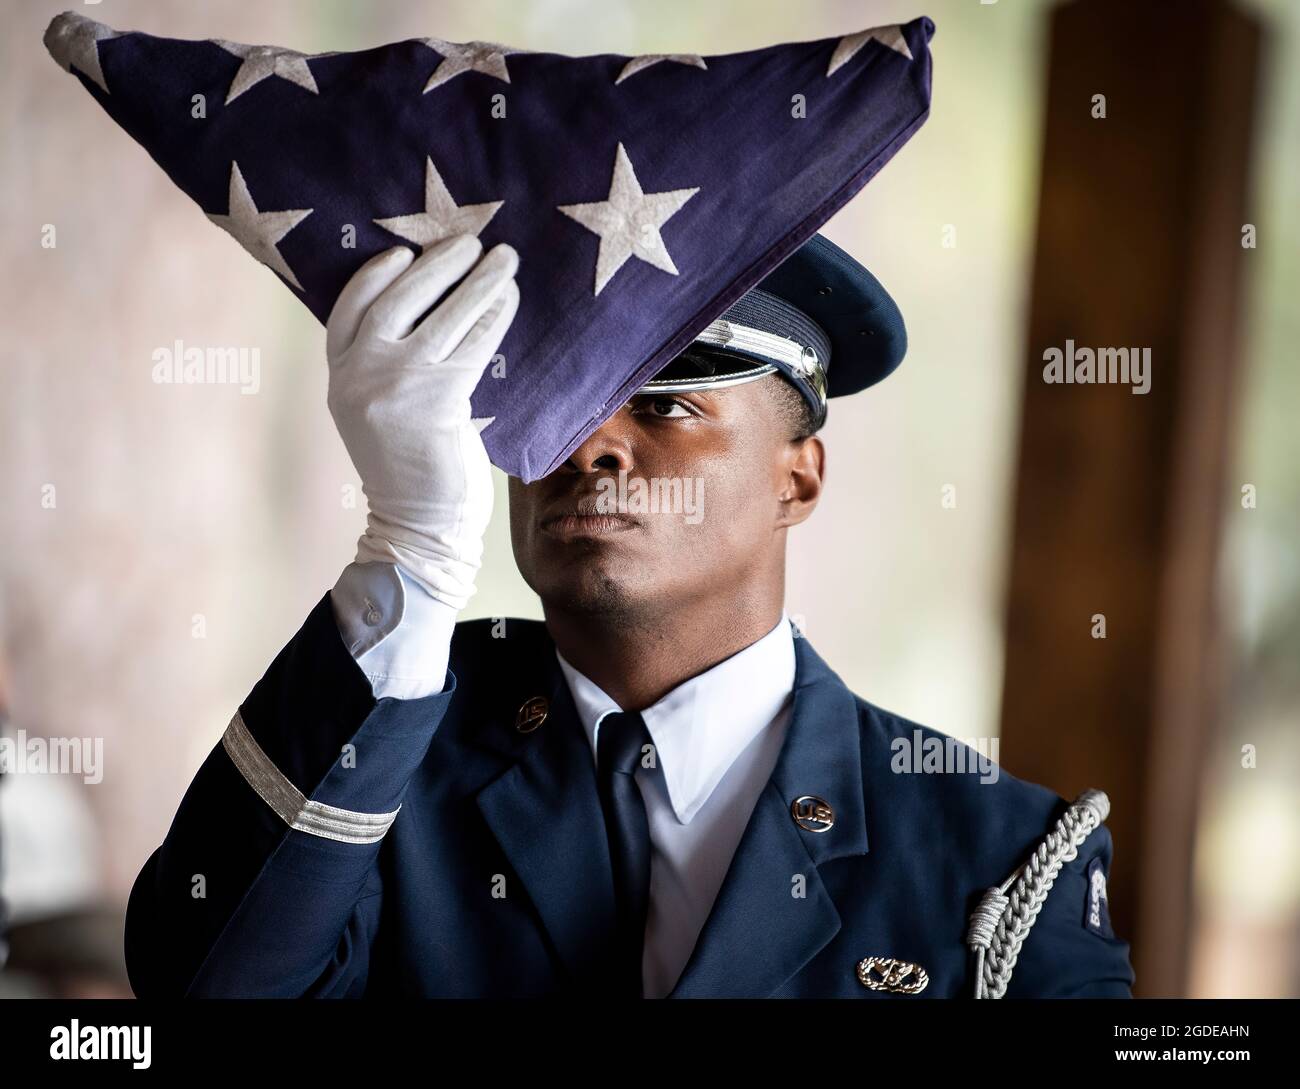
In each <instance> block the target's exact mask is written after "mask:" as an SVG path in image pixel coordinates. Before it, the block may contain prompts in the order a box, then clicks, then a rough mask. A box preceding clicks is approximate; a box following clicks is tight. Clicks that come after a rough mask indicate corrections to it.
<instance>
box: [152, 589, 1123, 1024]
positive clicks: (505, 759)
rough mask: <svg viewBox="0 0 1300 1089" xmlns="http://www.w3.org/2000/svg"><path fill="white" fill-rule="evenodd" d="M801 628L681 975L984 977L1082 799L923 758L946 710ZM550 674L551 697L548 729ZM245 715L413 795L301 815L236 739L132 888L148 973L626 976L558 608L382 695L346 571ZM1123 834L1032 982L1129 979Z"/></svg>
mask: <svg viewBox="0 0 1300 1089" xmlns="http://www.w3.org/2000/svg"><path fill="white" fill-rule="evenodd" d="M795 646H796V661H797V672H796V680H795V692H794V709H793V717H792V719H791V722H790V727H789V731H788V734H787V737H786V740H785V743H784V748H783V749H782V751H781V754H780V757H779V760H778V762H777V764H776V767H775V769H774V771H773V773H772V776H771V779H770V781H769V783H768V784H767V787H766V788H765V789H764V791H763V793H762V795H761V796H760V797H759V800H758V802H757V804H756V805H755V807H754V811H753V814H752V816H751V817H750V819H749V823H748V826H747V827H746V829H745V832H744V835H743V838H742V839H741V842H740V844H739V847H738V848H737V850H736V854H735V857H734V859H733V861H732V863H731V867H730V870H729V871H728V873H727V876H726V879H725V881H724V883H723V886H722V888H721V891H720V892H719V895H718V899H717V901H716V903H715V904H714V907H713V911H712V913H711V915H710V916H709V918H708V921H707V923H706V924H705V926H704V929H703V932H702V933H701V935H700V938H699V940H698V942H697V944H696V947H695V949H694V952H693V954H692V955H691V958H690V961H689V963H688V964H687V966H686V969H685V971H684V972H683V974H682V976H681V979H680V980H679V982H678V983H677V986H676V988H675V990H674V991H673V994H672V997H700V996H734V997H781V998H807V997H840V998H851V999H859V1000H865V999H875V998H889V997H899V996H896V995H891V994H889V993H887V992H882V991H876V990H870V989H868V988H867V987H865V986H863V984H862V983H860V982H859V980H858V978H857V974H856V966H857V964H858V962H859V961H860V960H862V959H863V958H864V957H868V956H878V957H892V958H896V959H900V960H906V961H910V962H913V963H915V964H918V965H920V966H921V967H923V968H924V969H925V971H926V972H927V973H928V976H929V983H928V985H927V987H926V988H925V990H924V991H923V992H922V993H921V994H920V995H919V996H915V997H913V996H906V997H903V998H902V1000H904V1001H917V1000H919V999H921V998H939V997H963V998H964V997H969V996H970V995H971V994H972V990H973V980H974V976H973V958H972V955H971V954H970V952H969V950H968V949H967V948H966V945H965V936H966V931H967V924H968V917H969V915H970V913H971V911H972V910H973V909H974V907H975V904H976V902H977V900H978V899H979V896H980V894H981V893H983V892H984V891H985V890H986V889H988V888H989V887H991V886H996V885H998V884H1000V883H1001V882H1002V881H1004V880H1005V879H1006V878H1007V877H1008V876H1010V875H1011V874H1012V873H1013V872H1014V871H1015V870H1016V869H1017V868H1018V867H1019V866H1021V865H1023V863H1024V862H1025V860H1026V857H1027V856H1028V854H1029V852H1030V851H1032V850H1033V848H1034V846H1035V845H1036V844H1037V843H1038V842H1039V841H1040V840H1041V839H1042V837H1043V836H1044V835H1045V834H1046V833H1047V832H1048V831H1049V830H1051V828H1052V826H1053V825H1054V823H1055V821H1056V820H1057V818H1058V817H1059V816H1060V815H1061V813H1062V812H1064V810H1065V808H1066V802H1065V800H1064V799H1063V798H1061V797H1060V796H1058V795H1057V794H1055V793H1054V792H1052V791H1050V790H1047V789H1045V788H1043V787H1040V786H1035V785H1033V784H1031V783H1026V782H1023V781H1021V780H1018V779H1015V778H1013V777H1012V776H1010V775H1008V774H1006V773H1005V772H1002V773H1001V774H1000V775H999V777H998V779H997V781H996V782H992V783H989V782H981V781H980V779H981V777H980V776H979V775H977V774H971V773H968V774H898V773H896V772H895V771H893V770H891V762H892V758H893V755H894V753H893V751H892V750H891V743H892V742H893V741H894V740H895V739H897V738H909V739H910V738H913V737H914V736H915V735H914V731H916V730H921V731H922V733H923V735H924V736H925V737H935V736H941V735H937V734H935V733H934V732H932V731H930V730H927V729H925V728H923V727H918V726H916V725H915V724H913V723H911V722H908V721H906V720H904V719H901V718H898V717H897V716H895V715H892V714H889V713H888V712H886V711H882V710H881V709H879V708H877V707H874V706H873V705H871V704H869V703H867V702H865V701H864V700H862V699H859V698H858V697H856V696H855V695H854V694H853V693H852V692H850V691H849V689H848V688H847V687H846V686H845V685H844V683H843V681H841V680H840V678H839V677H838V676H837V675H836V674H835V673H834V672H833V671H832V670H831V669H830V668H829V667H828V666H827V665H826V663H825V662H823V661H822V659H821V658H820V657H819V656H818V655H817V654H816V652H815V651H814V650H813V648H812V646H811V645H810V644H809V642H808V640H807V639H806V638H799V639H796V640H795ZM535 696H543V697H545V698H546V699H547V700H548V701H549V710H548V713H547V716H546V718H545V720H544V721H543V722H542V724H541V725H540V726H539V727H538V728H536V729H535V730H532V731H531V732H527V733H525V732H521V731H520V730H519V729H518V728H517V726H516V722H517V715H518V712H519V709H520V707H521V705H522V704H524V703H525V702H526V701H527V700H529V699H530V698H531V697H535ZM239 718H240V719H241V720H242V722H243V724H244V726H245V727H246V728H247V731H248V733H250V734H251V735H252V738H253V739H254V740H255V741H256V743H257V746H259V747H260V749H261V750H262V752H263V753H265V755H266V757H267V758H269V760H270V761H271V762H272V763H273V764H274V765H275V767H276V768H278V769H279V771H280V772H282V773H283V775H284V777H286V778H287V779H288V780H289V782H290V783H292V784H293V787H296V788H297V792H301V797H302V798H303V799H304V800H305V799H310V800H312V801H315V802H321V803H325V804H326V805H328V806H333V807H337V808H339V809H341V810H346V811H351V812H361V813H388V812H392V811H394V810H397V811H398V812H397V816H396V818H395V819H394V820H393V822H392V825H391V827H390V828H389V829H388V831H387V833H386V834H385V835H384V836H383V838H382V839H380V840H378V841H377V842H374V843H356V842H342V841H339V840H335V839H331V838H325V837H323V836H321V835H316V834H310V833H308V832H305V831H299V830H298V829H297V828H294V827H291V824H290V823H289V822H288V821H287V819H286V818H284V817H282V816H281V815H279V814H278V813H277V811H276V810H275V809H273V808H272V806H271V805H269V804H267V802H266V801H264V800H263V798H262V797H261V796H259V793H258V792H257V791H255V790H254V788H253V787H252V786H250V783H249V781H248V780H246V778H245V777H244V776H243V775H241V772H240V771H239V769H238V768H237V767H236V765H235V764H234V763H233V762H232V758H231V756H230V755H229V754H228V752H227V751H226V749H225V748H224V746H223V745H222V744H218V745H217V746H216V747H215V748H214V749H213V751H212V753H211V754H210V755H209V756H208V757H207V759H206V760H205V762H204V763H203V765H202V767H201V768H200V769H199V772H198V774H197V775H196V776H195V779H194V781H193V783H191V785H190V787H189V789H188V790H187V791H186V793H185V796H184V799H183V800H182V802H181V805H180V809H179V811H178V812H177V814H176V817H175V819H174V820H173V822H172V825H171V828H170V830H169V831H168V833H167V837H166V839H165V840H164V842H163V844H162V845H161V846H160V847H159V848H158V849H157V850H156V851H155V852H154V853H153V854H152V855H151V856H150V857H149V860H148V862H147V863H146V864H145V866H144V868H143V870H142V871H141V873H140V875H139V877H138V878H137V880H136V882H135V886H134V888H133V889H132V893H131V898H130V902H129V906H128V911H127V918H126V957H127V966H128V969H129V972H130V978H131V982H132V985H133V987H134V988H135V990H136V993H137V994H138V995H139V996H141V997H144V998H148V997H162V996H182V995H184V996H196V997H197V996H313V997H360V996H376V995H384V996H390V995H393V996H395V995H409V996H456V997H512V996H522V997H534V996H535V997H549V996H560V995H566V994H582V995H584V996H586V997H591V996H592V995H593V994H599V993H600V991H601V988H602V986H603V982H602V972H603V970H604V968H605V965H606V964H607V963H608V958H607V957H605V955H604V951H605V950H606V949H607V947H608V945H607V943H608V940H609V935H610V933H611V926H612V918H613V888H612V879H611V876H610V863H609V851H608V845H607V841H606V838H605V826H604V822H603V820H602V816H601V810H600V804H599V800H598V797H597V792H596V781H595V771H594V762H593V759H592V754H591V749H590V747H589V744H588V742H587V739H586V737H585V735H584V732H583V730H582V727H581V725H580V723H579V720H578V716H577V712H576V710H575V708H574V706H573V701H572V697H571V696H570V693H569V690H568V686H567V684H566V683H565V680H564V676H563V674H562V673H561V671H560V668H559V664H558V662H557V660H556V657H555V653H554V648H553V644H552V642H551V640H550V637H549V636H548V634H547V632H546V629H545V627H544V626H543V625H542V624H540V623H538V622H535V621H522V620H512V621H509V622H508V624H507V626H506V637H505V638H494V637H493V631H492V627H491V622H489V621H469V622H465V623H461V624H460V625H458V627H457V630H456V636H455V638H454V640H453V643H452V649H451V661H450V668H449V671H448V676H447V683H446V686H445V688H444V690H443V691H442V692H440V693H438V694H436V695H432V696H429V697H427V698H424V699H417V700H393V699H380V700H377V701H376V700H375V699H374V697H373V696H372V694H371V690H370V684H369V681H368V680H367V679H366V677H365V676H364V674H363V673H362V672H361V669H360V667H359V666H358V665H357V663H356V662H355V661H354V660H353V658H352V657H351V655H350V654H349V653H348V651H347V649H346V647H345V646H344V644H343V640H342V638H341V637H340V635H339V632H338V628H337V625H336V623H335V619H334V615H333V611H332V607H331V603H330V599H329V595H328V594H327V595H326V596H325V598H323V599H322V600H321V602H320V603H319V604H318V605H317V606H316V608H315V609H314V610H313V611H312V613H311V615H310V616H309V617H308V619H307V621H306V623H305V624H304V625H303V627H302V629H301V630H300V631H299V632H298V633H297V635H295V636H294V638H293V639H292V640H291V641H290V643H289V644H288V646H286V647H285V648H284V650H283V651H282V652H281V653H280V654H279V656H278V657H277V658H276V659H275V661H274V662H273V663H272V665H271V667H270V668H269V669H268V670H267V672H266V675H265V676H264V677H263V678H262V679H261V680H260V681H259V682H258V683H257V685H256V686H255V687H254V689H253V691H252V693H251V694H250V695H249V696H248V699H247V700H246V701H245V702H244V703H243V704H242V706H241V707H240V715H239ZM972 751H973V750H972ZM286 786H287V784H286ZM804 795H814V796H816V797H819V798H822V799H825V801H826V802H828V803H829V805H830V806H831V808H832V810H833V812H834V823H833V826H832V827H831V828H830V829H829V830H828V831H825V832H812V831H806V830H804V829H803V828H801V827H800V826H799V825H798V824H797V823H796V822H795V820H794V819H793V818H792V813H791V803H792V802H793V801H794V799H796V798H799V797H801V796H804ZM290 796H291V797H292V796H294V792H292V791H290ZM282 801H283V799H282ZM399 807H400V808H399ZM1095 859H1099V860H1100V866H1101V867H1102V868H1103V870H1104V871H1108V870H1109V867H1110V860H1111V839H1110V834H1109V833H1108V832H1107V831H1106V829H1105V827H1104V826H1103V827H1101V828H1098V829H1096V830H1095V831H1094V832H1093V833H1092V834H1091V835H1090V836H1089V838H1088V839H1087V840H1085V841H1084V843H1083V846H1082V847H1081V848H1080V850H1079V853H1078V857H1077V858H1076V859H1074V860H1073V861H1072V862H1070V863H1068V864H1067V865H1066V866H1065V867H1064V869H1063V870H1062V871H1061V873H1060V875H1059V876H1058V878H1057V880H1056V884H1055V887H1054V888H1053V889H1052V891H1051V893H1050V895H1049V896H1048V898H1047V902H1046V904H1045V906H1044V907H1043V909H1042V911H1041V914H1040V915H1039V917H1038V919H1037V921H1036V923H1035V925H1034V927H1033V929H1032V931H1031V932H1030V934H1029V936H1028V939H1027V940H1026V942H1025V945H1024V947H1023V949H1022V950H1021V953H1020V956H1019V960H1018V962H1017V964H1016V967H1015V971H1014V974H1013V977H1012V980H1011V985H1010V987H1009V989H1008V992H1007V996H1008V997H1018V996H1128V995H1129V993H1130V991H1129V989H1130V986H1131V984H1132V982H1133V973H1132V970H1131V968H1130V966H1129V959H1128V945H1127V944H1125V943H1124V942H1122V941H1120V940H1118V939H1116V938H1115V937H1114V936H1113V935H1112V934H1111V933H1110V931H1109V927H1108V926H1107V927H1103V928H1100V929H1099V928H1098V927H1096V926H1091V927H1090V926H1088V925H1087V919H1086V916H1087V911H1088V898H1089V881H1088V871H1089V866H1090V864H1092V863H1093V860H1095ZM1095 869H1096V867H1094V871H1095ZM797 875H803V880H802V881H800V880H798V879H797ZM800 887H801V891H802V893H803V894H802V895H797V894H796V889H798V888H800ZM1094 906H1095V905H1094ZM1094 921H1095V920H1094Z"/></svg>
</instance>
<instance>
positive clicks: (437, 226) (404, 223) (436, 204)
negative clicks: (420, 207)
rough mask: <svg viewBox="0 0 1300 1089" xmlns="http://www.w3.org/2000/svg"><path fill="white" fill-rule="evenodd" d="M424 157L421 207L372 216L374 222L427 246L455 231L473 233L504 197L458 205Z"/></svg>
mask: <svg viewBox="0 0 1300 1089" xmlns="http://www.w3.org/2000/svg"><path fill="white" fill-rule="evenodd" d="M427 161H428V164H429V165H428V167H427V169H426V170H425V173H424V211H423V212H414V213H412V214H411V215H407V216H394V217H393V218H391V219H376V220H375V222H376V223H378V224H379V226H381V227H383V228H384V230H386V231H391V232H392V233H393V234H395V235H397V237H398V238H405V239H406V240H407V241H408V242H414V243H415V244H416V245H417V246H431V245H433V243H435V242H438V241H440V240H441V239H443V238H450V237H451V236H452V235H457V234H473V235H477V234H478V233H479V232H480V231H481V230H483V228H484V227H486V226H487V225H488V220H490V219H491V218H492V217H493V216H494V215H496V214H497V209H498V208H500V207H501V205H503V204H504V203H505V201H503V200H493V201H488V202H487V203H485V204H459V205H458V204H457V203H456V202H455V201H454V200H452V197H451V193H449V192H448V191H447V186H446V184H445V183H444V182H443V180H442V175H441V174H439V173H438V168H437V167H436V166H434V165H433V159H432V158H430V159H428V160H427Z"/></svg>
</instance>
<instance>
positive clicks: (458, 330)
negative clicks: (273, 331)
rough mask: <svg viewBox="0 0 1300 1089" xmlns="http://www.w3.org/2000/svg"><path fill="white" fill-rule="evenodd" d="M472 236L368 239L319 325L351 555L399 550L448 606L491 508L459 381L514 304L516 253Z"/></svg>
mask: <svg viewBox="0 0 1300 1089" xmlns="http://www.w3.org/2000/svg"><path fill="white" fill-rule="evenodd" d="M482 250H483V246H482V244H481V243H480V242H479V241H478V239H477V238H474V237H473V236H471V235H461V236H458V237H456V238H450V239H446V240H444V241H442V242H440V243H439V244H437V245H436V246H433V247H431V248H430V249H429V250H428V251H426V252H425V253H424V254H423V255H422V256H420V257H419V258H414V255H413V254H412V253H411V251H410V250H409V249H407V248H406V247H405V246H398V247H396V248H394V249H391V250H388V251H387V252H385V253H381V254H379V255H378V256H377V257H375V258H373V259H372V260H371V261H369V262H367V263H366V264H365V265H363V266H362V267H361V268H360V269H359V270H357V272H356V274H355V275H354V276H353V277H352V279H351V280H350V281H348V285H347V287H345V288H344V289H343V293H342V294H341V295H340V296H339V298H338V301H337V302H336V303H335V304H334V309H333V310H332V311H331V312H330V317H329V322H328V324H327V326H326V354H327V355H328V357H329V394H328V398H327V401H328V404H329V410H330V414H331V415H332V416H333V417H334V423H335V425H336V426H337V427H338V431H339V435H340V437H341V438H342V439H343V445H344V446H345V447H347V451H348V455H349V456H350V457H351V458H352V464H353V465H354V466H355V467H356V470H357V473H358V474H359V475H360V476H361V487H362V491H363V492H364V493H365V495H366V499H367V500H368V502H369V513H368V515H367V518H366V531H365V533H364V534H363V535H362V537H361V539H360V540H359V541H358V542H357V561H358V562H360V563H370V562H375V561H379V562H386V563H396V564H400V565H401V567H402V568H403V569H404V570H405V571H406V572H407V573H408V574H410V575H411V576H412V577H413V578H415V579H416V580H417V581H418V582H420V583H421V584H422V585H423V586H424V587H425V588H426V589H427V590H428V591H429V592H430V593H431V594H432V595H433V596H434V597H436V598H438V599H439V600H440V601H443V602H445V603H446V604H448V605H450V606H451V607H452V608H454V609H457V610H459V609H462V608H464V606H465V603H466V602H467V601H468V600H469V598H470V596H471V595H472V594H473V593H474V579H475V577H476V575H477V573H478V569H479V566H480V565H481V563H482V560H483V533H484V531H485V530H486V529H487V525H488V521H489V520H490V519H491V517H492V474H491V468H490V463H489V461H488V456H487V451H486V450H484V449H483V440H482V438H481V437H480V436H479V432H478V428H477V427H476V426H475V425H474V424H473V423H471V422H470V403H469V398H470V393H471V392H473V390H474V387H475V386H476V385H477V384H478V382H479V379H480V377H481V376H482V374H483V371H484V370H485V369H486V367H487V364H488V363H489V362H490V361H491V360H492V357H493V355H494V354H495V353H496V351H497V348H498V347H499V346H500V344H501V340H502V338H503V337H504V336H505V334H506V330H507V329H508V328H509V326H510V322H511V320H512V319H513V318H514V316H515V311H516V309H517V308H518V305H519V289H518V287H517V286H516V285H515V281H514V274H515V270H516V269H517V268H518V266H519V256H518V254H517V253H515V251H514V250H513V249H512V248H511V247H510V246H506V245H500V246H496V247H494V248H493V249H492V250H491V251H489V252H488V253H487V254H486V255H483V257H482V259H481V260H480V254H481V253H482ZM413 258H414V259H413ZM471 269H472V270H473V271H470V270H471ZM466 273H469V275H467V276H466V275H465V274H466ZM462 276H464V280H463V281H462V282H461V283H460V284H459V286H456V287H455V288H454V290H449V289H452V287H453V285H455V284H456V282H457V281H458V280H460V279H461V277H462ZM444 295H445V296H446V297H445V298H443V296H444ZM439 299H442V301H441V302H439V301H438V300H439ZM434 303H438V305H437V308H436V309H434V310H433V311H432V312H431V313H430V314H429V315H428V316H427V317H426V318H425V319H424V320H423V321H421V322H420V323H419V324H418V325H416V322H417V320H418V319H419V317H420V315H421V314H424V313H425V311H427V310H428V309H429V307H431V306H433V305H434Z"/></svg>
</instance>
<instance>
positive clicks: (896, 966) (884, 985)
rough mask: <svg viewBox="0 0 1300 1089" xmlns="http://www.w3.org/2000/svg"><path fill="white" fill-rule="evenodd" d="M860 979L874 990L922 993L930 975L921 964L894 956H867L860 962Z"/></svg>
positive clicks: (896, 992)
mask: <svg viewBox="0 0 1300 1089" xmlns="http://www.w3.org/2000/svg"><path fill="white" fill-rule="evenodd" d="M858 980H859V982H861V984H862V985H863V986H864V987H869V988H871V990H873V991H890V992H891V993H893V994H920V993H921V992H922V991H923V990H925V988H926V987H927V986H928V984H929V982H930V976H929V974H928V973H927V972H926V970H925V969H924V968H922V967H921V966H920V965H919V964H913V963H912V962H911V961H908V960H894V958H893V957H867V958H866V959H865V960H861V961H859V962H858Z"/></svg>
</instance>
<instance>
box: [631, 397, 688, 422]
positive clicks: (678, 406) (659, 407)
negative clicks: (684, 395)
mask: <svg viewBox="0 0 1300 1089" xmlns="http://www.w3.org/2000/svg"><path fill="white" fill-rule="evenodd" d="M636 410H644V411H646V412H648V413H649V414H650V415H652V416H660V417H663V418H664V419H667V420H672V419H681V418H682V417H684V416H693V415H694V413H693V412H692V411H691V410H690V409H689V408H687V407H686V404H685V402H683V401H682V400H681V398H679V397H647V398H646V399H645V400H644V401H643V402H642V403H641V404H640V405H639V406H637V409H636ZM634 411H635V410H634Z"/></svg>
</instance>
